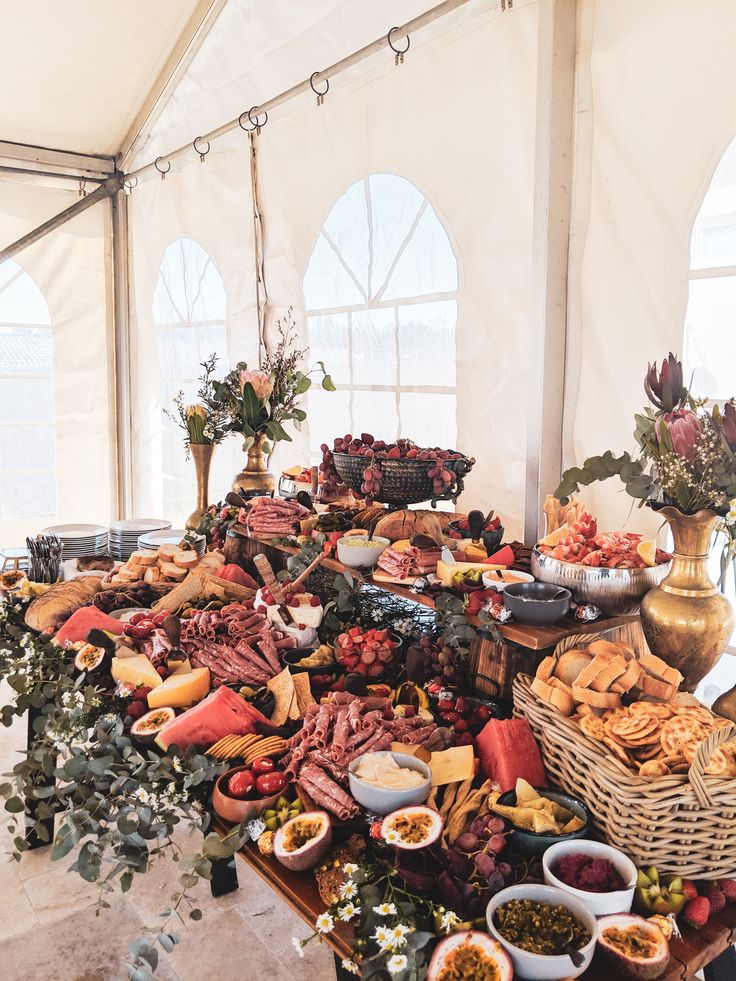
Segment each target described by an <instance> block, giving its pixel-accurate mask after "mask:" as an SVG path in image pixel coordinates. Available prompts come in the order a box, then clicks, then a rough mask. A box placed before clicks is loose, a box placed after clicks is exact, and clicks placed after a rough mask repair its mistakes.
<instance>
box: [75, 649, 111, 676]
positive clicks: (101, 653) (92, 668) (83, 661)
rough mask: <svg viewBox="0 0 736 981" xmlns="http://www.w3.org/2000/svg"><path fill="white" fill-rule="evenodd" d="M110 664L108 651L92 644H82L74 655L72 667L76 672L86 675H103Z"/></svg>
mask: <svg viewBox="0 0 736 981" xmlns="http://www.w3.org/2000/svg"><path fill="white" fill-rule="evenodd" d="M111 663H112V659H111V657H110V652H109V650H106V649H105V648H104V647H95V645H94V644H84V645H83V646H82V647H80V648H79V650H78V651H77V653H76V654H75V655H74V667H75V669H76V670H77V671H79V672H82V671H86V672H87V674H93V673H97V674H104V673H105V672H106V671H108V670H109V668H110V666H111Z"/></svg>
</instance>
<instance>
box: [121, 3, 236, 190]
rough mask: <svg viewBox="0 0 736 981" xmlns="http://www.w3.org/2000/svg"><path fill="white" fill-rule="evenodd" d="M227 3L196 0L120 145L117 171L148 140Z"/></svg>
mask: <svg viewBox="0 0 736 981" xmlns="http://www.w3.org/2000/svg"><path fill="white" fill-rule="evenodd" d="M226 3H227V0H199V3H198V4H197V7H196V9H195V11H194V13H193V14H192V15H191V17H190V18H189V20H188V22H187V24H186V26H185V27H184V30H183V31H182V32H181V34H180V35H179V38H178V40H177V42H176V44H175V45H174V47H173V49H172V51H171V53H170V54H169V57H168V58H167V59H166V63H165V64H164V66H163V68H162V69H161V71H160V72H159V75H158V78H157V79H156V81H155V82H154V83H153V85H152V86H151V89H150V90H149V92H148V94H147V95H146V98H145V99H144V101H143V104H142V105H141V107H140V108H139V110H138V112H137V113H136V116H135V119H134V120H133V122H132V123H131V124H130V126H129V127H128V132H127V133H126V134H125V136H124V138H123V140H122V143H121V144H120V147H119V149H118V152H117V154H116V159H117V161H118V167H119V169H120V170H124V169H125V168H126V167H127V166H128V164H129V163H130V162H131V160H132V159H133V158H134V157H135V155H136V153H137V152H138V150H139V149H140V148H141V146H142V145H143V144H144V143H145V141H146V140H147V139H148V136H149V135H150V133H151V130H152V129H153V127H154V125H155V123H156V121H157V120H158V118H159V117H160V115H161V113H162V112H163V110H164V108H165V106H166V105H167V103H168V101H169V98H170V96H171V95H172V93H173V92H174V89H175V88H176V87H177V85H178V84H179V82H180V81H181V79H182V77H183V76H184V74H185V73H186V71H187V69H188V68H189V66H190V64H191V63H192V61H193V60H194V57H195V56H196V54H197V52H198V51H199V49H200V48H201V47H202V44H203V43H204V41H205V40H206V38H207V37H208V35H209V33H210V31H211V30H212V28H213V27H214V26H215V24H216V22H217V19H218V17H219V16H220V14H221V13H222V11H223V9H224V7H225V4H226Z"/></svg>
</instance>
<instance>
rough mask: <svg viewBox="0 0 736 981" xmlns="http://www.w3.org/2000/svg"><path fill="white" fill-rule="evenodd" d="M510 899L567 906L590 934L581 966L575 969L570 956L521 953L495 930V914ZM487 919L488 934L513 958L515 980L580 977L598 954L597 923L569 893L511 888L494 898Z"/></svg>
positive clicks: (557, 980)
mask: <svg viewBox="0 0 736 981" xmlns="http://www.w3.org/2000/svg"><path fill="white" fill-rule="evenodd" d="M510 899H536V900H538V901H539V902H543V903H551V904H552V905H553V906H557V905H560V906H567V908H568V909H569V910H570V912H571V913H572V914H573V916H574V917H575V918H576V919H577V920H579V921H580V922H581V923H582V924H583V926H585V927H586V928H587V930H588V931H589V932H590V940H589V941H588V943H587V944H586V945H585V946H584V947H581V948H580V953H581V954H582V955H583V963H582V965H581V966H580V967H575V965H574V964H573V962H572V961H571V960H570V957H569V956H568V955H567V954H558V955H553V954H532V953H530V952H529V951H528V950H522V949H521V947H516V946H514V944H510V943H509V942H508V940H506V939H504V937H502V936H501V934H500V933H499V932H498V930H497V929H496V925H495V923H494V922H493V914H494V913H495V912H496V910H497V909H498V907H499V906H503V905H504V903H507V902H508V901H509V900H510ZM486 920H487V922H488V932H489V933H490V934H491V936H492V937H493V938H494V939H496V940H498V942H499V943H500V944H501V946H502V947H503V949H504V950H505V951H506V953H507V954H508V955H509V957H510V958H511V961H512V963H513V965H514V977H515V978H519V979H521V978H525V979H527V981H560V979H561V978H579V977H580V975H581V974H583V973H584V972H585V971H587V969H588V968H589V967H590V962H591V961H592V960H593V954H594V953H595V944H596V940H597V938H598V922H597V920H596V918H595V917H594V916H593V914H592V913H591V912H590V910H589V909H588V908H587V907H586V906H584V905H583V903H581V902H580V900H579V899H576V898H575V897H574V896H571V895H570V894H569V893H566V892H563V891H562V890H561V889H555V888H554V887H553V886H540V885H534V884H533V883H529V884H528V885H523V886H509V888H508V889H502V890H501V891H500V892H497V893H496V895H495V896H494V897H493V899H491V901H490V903H489V904H488V908H487V909H486Z"/></svg>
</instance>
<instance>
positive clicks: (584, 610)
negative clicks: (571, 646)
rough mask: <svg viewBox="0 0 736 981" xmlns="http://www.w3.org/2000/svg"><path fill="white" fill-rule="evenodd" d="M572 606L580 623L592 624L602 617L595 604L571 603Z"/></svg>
mask: <svg viewBox="0 0 736 981" xmlns="http://www.w3.org/2000/svg"><path fill="white" fill-rule="evenodd" d="M570 606H571V607H572V608H573V611H574V613H573V615H574V617H575V619H576V620H577V621H578V623H592V622H593V621H594V620H597V619H598V618H599V617H600V616H601V611H600V609H599V608H598V607H597V606H595V605H594V604H593V603H571V604H570Z"/></svg>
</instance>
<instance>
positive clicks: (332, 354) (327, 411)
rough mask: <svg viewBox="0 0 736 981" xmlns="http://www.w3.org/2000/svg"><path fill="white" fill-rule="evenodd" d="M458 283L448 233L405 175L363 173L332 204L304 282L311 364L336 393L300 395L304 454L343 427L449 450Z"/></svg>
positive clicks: (453, 430)
mask: <svg viewBox="0 0 736 981" xmlns="http://www.w3.org/2000/svg"><path fill="white" fill-rule="evenodd" d="M457 286H458V269H457V259H456V257H455V254H454V252H453V249H452V245H451V243H450V239H449V237H448V235H447V232H446V231H445V229H444V227H443V225H442V223H441V222H440V220H439V218H438V217H437V214H436V212H435V211H434V209H433V207H432V205H431V204H430V202H429V201H428V200H427V198H426V197H425V196H424V195H423V194H422V193H421V191H419V189H418V188H416V187H415V186H414V185H413V184H412V183H411V182H410V181H408V180H406V178H403V177H398V176H396V175H395V174H372V175H370V176H369V177H368V178H366V179H364V180H361V181H358V182H356V183H355V184H353V185H352V186H351V187H350V188H349V189H348V190H347V191H346V192H345V193H344V194H343V195H342V196H341V197H340V198H339V199H338V200H337V201H336V202H335V204H334V205H333V207H332V209H331V211H330V213H329V215H328V216H327V219H326V221H325V224H324V228H323V230H322V231H321V232H320V234H319V236H318V238H317V240H316V242H315V245H314V248H313V250H312V254H311V255H310V257H309V261H308V263H307V269H306V272H305V275H304V299H305V304H306V309H307V312H308V314H310V315H309V316H308V329H309V344H310V348H311V353H312V358H313V359H314V358H316V357H319V358H321V359H324V361H325V364H326V365H327V367H328V370H329V371H330V372H331V373H332V376H333V379H334V381H335V383H336V385H337V386H338V388H339V389H340V392H339V393H333V394H325V393H323V392H317V391H314V392H310V394H309V400H308V402H309V413H310V445H311V449H312V455H313V458H318V457H319V453H318V447H319V445H320V443H322V442H327V443H331V442H332V439H333V438H334V437H335V436H338V435H344V433H343V432H342V426H343V421H344V424H345V428H346V429H349V430H350V432H352V433H360V432H367V431H370V432H371V433H373V435H374V436H376V437H377V438H381V439H386V440H393V439H396V438H397V437H398V436H399V435H403V436H408V437H410V438H413V439H415V440H417V441H418V442H430V441H431V442H432V443H433V445H434V444H435V443H436V442H437V440H440V442H443V443H445V444H446V445H448V446H450V445H454V441H455V438H456V422H455V411H456V400H455V393H454V390H455V386H456V369H455V363H456V341H455V328H456V321H457V301H456V299H455V297H454V295H453V294H456V293H457ZM447 294H450V295H451V296H450V297H449V298H448V296H447ZM424 297H426V298H427V299H424V300H423V299H422V298H424ZM432 297H434V299H432ZM413 301H416V302H413ZM317 352H319V353H317ZM404 389H409V390H410V391H404ZM437 389H440V390H442V391H437ZM348 393H349V397H347V396H348ZM337 419H341V422H340V423H338V422H337V421H336V420H337ZM338 430H340V432H338Z"/></svg>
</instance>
